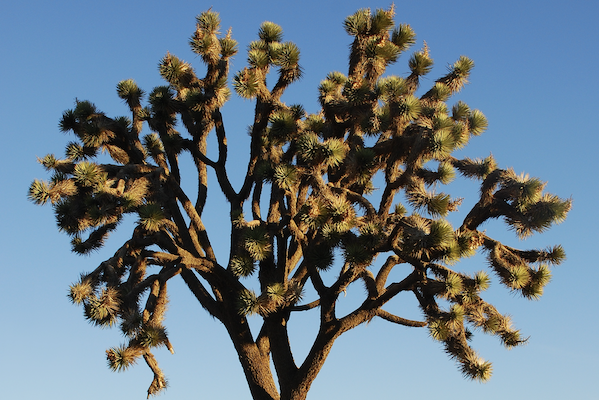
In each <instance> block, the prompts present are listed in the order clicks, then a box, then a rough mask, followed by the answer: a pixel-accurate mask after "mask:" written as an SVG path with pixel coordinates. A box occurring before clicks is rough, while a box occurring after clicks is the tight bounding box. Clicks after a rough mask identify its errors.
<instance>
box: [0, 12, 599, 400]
mask: <svg viewBox="0 0 599 400" xmlns="http://www.w3.org/2000/svg"><path fill="white" fill-rule="evenodd" d="M389 4H390V3H389V2H387V1H367V0H362V1H355V0H346V1H338V2H337V1H330V2H325V1H313V0H305V1H302V2H301V3H300V2H291V1H252V2H249V1H247V2H246V1H238V0H232V1H226V2H225V1H218V0H214V1H212V2H204V1H170V2H166V1H151V0H147V1H137V0H135V1H128V0H121V1H102V2H87V1H62V0H57V1H53V2H46V1H30V0H22V1H19V2H10V3H8V2H5V4H3V5H2V11H1V13H0V38H1V39H2V40H0V54H2V56H1V57H2V67H1V68H0V71H2V73H1V74H0V88H1V92H2V96H0V118H1V121H2V125H1V128H0V132H1V134H2V137H3V138H4V140H5V144H4V145H3V146H2V147H1V148H0V154H1V156H0V160H1V161H0V162H1V163H2V168H3V170H4V173H3V174H1V175H0V180H1V184H0V187H2V188H3V189H2V193H3V195H2V197H1V199H0V202H1V204H2V210H4V213H3V218H2V229H1V230H0V249H1V251H2V255H3V257H2V265H1V268H0V304H3V307H4V308H3V309H4V311H3V318H2V325H1V327H2V328H1V329H0V342H1V343H3V344H4V345H3V346H2V349H1V350H0V376H2V377H3V378H2V380H3V382H4V388H3V390H2V393H3V395H2V397H4V398H11V399H17V398H21V399H34V398H42V397H44V398H60V399H64V400H71V399H73V400H74V399H80V398H85V399H89V400H95V399H106V398H107V396H110V397H111V398H113V399H142V398H145V391H146V389H147V386H148V384H149V383H150V381H151V373H150V371H149V370H148V369H147V367H146V366H145V365H144V364H143V363H140V364H139V365H138V366H136V367H135V368H132V369H130V370H129V371H127V372H124V373H118V374H117V373H112V372H110V371H109V370H108V368H107V367H106V361H105V354H104V350H106V349H107V348H109V347H112V346H115V345H118V344H119V343H120V342H121V341H122V338H121V337H120V335H119V333H118V332H117V331H116V330H113V331H111V330H101V329H98V328H95V327H92V326H90V325H88V324H87V323H86V322H85V321H84V319H83V318H82V313H81V310H80V309H78V308H77V307H75V306H72V305H71V304H70V303H69V302H68V300H67V298H66V293H67V288H68V285H69V284H70V283H71V282H73V281H75V280H77V279H78V276H79V273H80V272H83V271H89V270H91V269H93V268H95V267H96V266H97V264H98V263H99V262H101V261H102V260H103V259H104V258H105V257H106V256H108V255H110V254H112V252H113V251H114V249H115V248H116V246H117V245H118V244H119V241H121V240H123V238H125V237H126V236H127V232H121V233H118V234H116V235H115V237H114V238H113V239H111V240H109V241H108V243H107V245H106V248H105V249H104V250H102V251H100V252H98V253H94V254H93V255H92V256H89V257H78V256H75V255H74V254H71V253H70V251H69V238H68V237H67V236H66V235H63V234H60V233H58V231H57V229H56V227H55V223H54V217H53V214H52V210H51V209H50V207H36V206H34V205H33V204H32V203H30V202H28V201H27V199H26V194H27V188H28V186H29V184H30V182H31V181H32V180H33V179H34V178H45V177H46V176H45V173H44V171H43V169H42V167H41V166H40V165H39V164H37V163H36V157H38V156H44V155H45V154H47V153H55V154H57V155H62V154H63V151H64V146H65V144H66V143H67V142H68V141H69V140H71V138H69V137H68V136H65V135H63V134H61V133H60V132H59V131H58V128H57V123H58V120H59V118H60V116H61V114H62V112H63V111H64V110H65V109H68V108H71V107H72V105H73V103H74V101H75V98H78V99H80V100H84V99H87V100H91V101H93V102H94V103H95V104H96V105H97V106H98V107H99V108H100V109H101V110H103V111H104V112H106V113H107V114H108V115H110V116H117V115H124V114H126V113H127V109H126V106H125V105H124V104H123V103H122V102H121V101H120V100H119V99H118V97H117V96H116V91H115V87H116V84H117V82H119V81H120V80H123V79H128V78H133V79H135V80H136V81H137V82H138V84H139V85H140V86H141V87H142V88H144V89H146V91H149V90H151V88H152V87H153V86H156V85H159V84H162V83H163V82H162V81H161V80H160V77H159V75H158V71H157V63H158V60H159V59H160V58H161V57H163V56H164V55H165V54H166V52H167V51H170V52H171V53H173V54H176V55H177V56H179V57H180V58H182V59H184V60H187V61H189V62H192V63H193V64H194V66H195V67H196V68H197V69H198V70H201V68H202V66H201V63H200V62H199V60H198V59H196V58H195V55H194V54H193V53H191V51H190V50H189V48H188V46H187V41H188V38H189V36H190V35H191V33H192V31H193V29H194V24H195V16H196V15H197V14H199V13H200V12H202V11H204V10H206V9H208V8H209V7H210V6H212V7H213V10H215V11H218V12H219V13H220V15H221V18H222V24H223V29H226V28H227V27H229V26H231V27H232V28H233V37H234V38H235V39H236V40H238V41H239V43H240V49H241V50H242V51H240V53H239V54H238V55H237V57H236V58H235V60H234V62H233V67H232V70H233V72H235V71H237V70H239V69H241V68H243V67H244V66H245V55H244V52H243V49H245V48H246V46H247V44H248V43H249V42H250V41H251V40H254V38H256V33H257V29H258V26H259V25H260V23H261V22H263V21H265V20H270V21H273V22H276V23H278V24H280V25H281V26H282V27H283V29H284V35H285V39H286V40H291V41H294V42H295V43H297V44H298V46H299V47H300V49H301V51H302V58H301V65H302V66H303V69H304V72H305V73H304V77H303V79H302V80H301V81H300V82H299V83H296V84H295V85H294V86H293V87H292V88H291V89H290V90H289V91H288V93H286V96H285V100H286V101H287V102H288V103H303V104H304V105H305V108H306V109H307V110H308V111H309V112H316V111H317V105H318V104H317V90H316V87H317V85H318V83H319V82H320V80H322V79H323V78H324V77H325V76H326V74H327V73H328V72H329V71H333V70H339V71H342V72H345V71H346V69H347V57H348V47H349V44H350V37H349V36H348V35H347V34H346V33H345V31H344V30H343V27H342V22H343V20H344V18H345V17H346V16H347V15H349V14H351V13H353V12H354V11H356V10H357V9H359V8H364V7H370V8H373V9H374V8H387V7H388V6H389ZM396 10H397V16H396V21H397V22H398V23H409V24H411V25H412V27H413V28H414V30H415V31H416V34H417V39H418V41H417V44H416V45H415V46H414V47H413V48H412V49H410V51H408V54H406V55H404V57H403V58H401V59H400V60H399V62H398V63H396V64H395V65H394V66H392V67H391V68H390V69H389V71H388V72H389V73H391V74H397V75H404V74H406V72H407V71H408V68H407V60H408V57H409V53H411V51H414V50H417V49H419V48H421V47H422V45H423V40H426V42H427V44H428V46H429V48H430V51H431V54H432V56H433V58H434V60H435V65H436V66H435V68H434V69H433V72H432V73H431V74H429V78H428V79H429V81H428V83H431V84H432V83H433V82H434V80H435V79H436V78H437V77H439V76H441V75H442V74H444V73H445V71H446V66H447V65H448V64H451V63H453V62H454V61H455V60H456V59H457V58H458V57H459V56H460V55H467V56H468V57H470V58H472V59H473V60H474V61H475V63H476V67H475V69H474V71H473V73H472V75H471V79H470V81H471V83H470V84H469V85H468V86H467V87H466V88H465V89H464V90H463V91H462V92H461V93H460V94H458V95H456V96H454V98H452V99H451V100H450V103H452V102H455V101H458V100H463V101H465V102H466V103H468V104H469V105H470V106H471V107H473V108H478V109H480V110H481V111H483V113H485V115H486V116H487V118H488V119H489V123H490V127H489V129H488V131H487V132H485V133H484V134H483V135H482V136H481V137H478V138H475V139H473V140H472V141H471V145H470V146H469V147H468V148H467V149H466V150H465V151H464V154H465V155H468V156H470V157H486V156H488V155H489V154H490V153H492V154H493V155H494V156H495V158H496V159H497V161H498V163H499V165H500V166H501V167H510V166H511V167H513V168H514V169H515V170H516V172H527V173H530V175H532V176H538V177H540V178H541V179H543V180H545V181H548V185H547V189H548V191H549V192H552V193H555V194H558V195H559V196H561V197H572V198H573V199H574V206H573V209H572V211H571V212H570V215H569V218H568V219H567V221H566V222H564V223H563V224H561V225H558V226H556V227H554V228H553V229H552V230H550V231H548V232H547V233H545V234H542V235H536V236H534V237H532V238H530V239H528V240H526V241H525V242H523V243H518V240H517V239H515V237H514V235H513V234H512V233H509V232H506V231H505V229H504V228H505V227H504V226H503V224H501V223H497V224H495V223H494V224H489V226H488V228H487V229H488V231H489V232H493V233H495V232H496V235H495V237H498V238H501V239H502V240H505V241H506V242H508V243H510V244H512V245H518V246H520V247H524V248H527V247H530V248H533V247H541V248H542V247H546V246H549V245H554V244H558V243H561V244H562V245H563V246H564V248H565V249H566V252H567V255H568V259H567V261H566V262H565V263H563V264H562V265H561V266H559V267H557V268H556V269H555V270H554V273H553V281H552V283H550V285H549V286H548V287H547V288H546V291H545V295H544V296H543V298H541V300H540V301H534V302H529V301H526V300H524V299H521V298H518V297H517V296H514V295H513V294H510V293H509V292H508V291H506V290H503V289H501V288H499V287H498V285H496V284H495V285H494V286H493V287H492V288H491V289H490V290H489V294H488V299H489V300H491V301H492V302H493V303H494V304H495V305H496V306H497V307H498V308H499V310H500V311H502V312H505V313H508V314H510V315H512V317H513V319H514V321H515V323H516V326H517V327H518V328H520V329H521V330H522V331H523V333H524V334H525V335H530V342H529V344H528V345H527V346H525V347H521V348H516V349H513V350H510V351H508V350H506V349H504V348H503V347H502V346H501V345H500V344H499V342H498V341H497V340H495V339H494V338H487V337H484V335H482V334H478V335H477V336H476V339H475V342H474V346H475V347H476V348H477V349H478V350H479V352H480V353H481V355H482V356H483V357H484V358H486V359H489V360H491V361H493V362H494V376H493V378H492V379H491V381H490V382H488V383H486V384H479V383H475V382H471V381H467V380H464V379H463V378H462V377H461V375H460V373H459V372H458V370H457V368H456V367H455V365H454V363H453V362H452V361H451V360H449V359H448V358H447V357H446V355H445V354H444V353H443V351H442V349H441V346H440V345H439V344H438V343H436V342H434V341H433V340H432V339H430V338H429V337H428V335H427V332H426V331H425V330H422V329H408V328H403V327H398V326H394V325H393V326H392V325H390V324H388V323H384V322H383V321H377V320H375V321H373V322H371V323H370V324H369V325H365V326H361V327H359V328H358V329H356V330H354V331H352V332H349V333H348V334H346V335H344V336H342V337H341V338H340V339H339V341H338V342H337V343H336V345H335V347H334V348H333V351H332V353H331V355H330V357H329V359H328V360H327V363H326V365H325V367H324V369H323V370H322V372H321V374H320V376H319V377H318V378H317V380H316V381H315V383H314V385H313V387H312V390H311V393H310V395H309V396H308V399H309V400H324V399H329V398H346V399H353V398H360V397H362V398H364V397H366V396H368V398H377V397H378V396H384V397H385V398H404V397H405V398H408V397H412V396H416V395H418V396H420V397H424V398H428V397H432V396H434V395H437V394H438V393H439V391H446V392H447V393H448V394H447V395H445V397H446V398H450V399H451V398H458V397H460V398H465V399H474V398H485V399H488V400H492V399H503V398H506V397H513V398H543V399H561V398H591V397H592V396H595V395H596V387H595V384H594V383H595V380H596V376H597V363H596V359H597V357H599V347H598V346H599V345H598V341H597V333H596V332H597V331H598V330H599V322H598V318H597V305H598V304H599V295H598V293H599V291H598V290H597V287H596V285H597V282H599V272H598V271H599V268H598V267H597V265H596V264H597V261H596V260H597V257H596V256H595V255H594V254H595V253H594V250H595V249H596V248H597V242H598V239H599V234H598V232H597V226H599V217H598V213H597V206H596V203H597V199H598V198H599V188H598V186H599V185H598V183H599V179H598V178H597V174H596V173H595V172H594V170H593V168H594V167H595V166H596V163H597V148H598V147H599V138H598V135H599V132H598V129H597V124H596V122H595V120H596V119H597V110H598V106H599V100H598V97H597V93H599V78H598V77H599V74H598V73H597V65H598V64H599V31H598V30H597V25H596V17H597V15H599V6H598V5H596V4H593V2H589V1H582V0H574V1H569V2H563V1H532V0H520V1H511V0H507V1H500V2H486V1H485V2H483V1H461V2H447V1H419V2H405V3H404V2H397V4H396ZM426 85H427V81H426V80H425V81H424V86H426ZM251 110H252V103H251V102H249V101H243V100H238V99H234V100H232V101H231V102H230V103H228V105H227V106H225V109H224V113H225V118H226V121H225V123H227V121H229V122H228V123H229V125H228V126H229V128H228V129H229V131H228V132H229V133H228V134H229V141H230V143H231V147H232V151H233V155H232V156H231V157H230V160H231V163H230V167H231V168H233V169H235V167H236V165H243V164H244V162H245V161H244V160H245V158H244V157H246V154H245V153H246V147H245V146H244V144H246V135H245V126H247V125H248V124H249V123H250V119H249V118H250V116H251ZM236 160H237V161H236ZM239 160H242V161H239ZM236 162H237V163H238V164H236ZM467 186H468V184H464V185H463V186H462V185H461V184H460V185H457V186H456V189H457V190H458V191H459V190H465V191H468V190H470V191H471V194H475V193H476V187H467ZM452 194H453V195H454V196H460V195H462V194H461V193H459V192H453V193H452ZM220 201H221V200H219V199H218V198H216V199H214V200H213V201H212V202H211V203H209V207H210V210H211V212H210V214H211V215H213V216H214V217H213V218H212V219H211V220H210V221H208V224H211V225H212V226H214V227H215V229H218V225H219V223H220V222H221V220H219V218H218V213H219V212H221V211H222V212H225V215H226V212H227V211H226V209H222V207H220V204H222V203H219V202H220ZM466 201H467V200H466ZM223 233H224V235H225V236H224V238H225V239H224V241H226V232H224V231H223ZM220 251H221V252H226V251H227V250H226V248H224V247H223V248H222V249H220ZM470 266H472V268H475V269H482V268H484V267H485V262H484V260H483V259H480V258H474V259H472V260H468V263H467V264H466V265H465V267H464V268H470ZM351 295H352V293H351V291H350V292H348V296H347V299H346V300H344V299H342V301H347V302H348V304H351V299H352V296H351ZM170 298H171V304H170V312H169V314H168V316H167V320H166V323H167V326H168V328H169V332H170V335H171V341H172V342H173V345H174V347H175V351H176V353H175V355H170V353H168V352H166V351H164V352H160V351H159V352H158V353H157V357H158V359H159V362H160V363H161V366H162V367H163V369H164V371H165V373H166V374H167V377H168V378H169V381H170V385H171V387H170V388H169V389H168V390H167V391H166V392H165V394H163V395H161V397H159V398H160V399H164V400H169V399H193V398H206V399H216V398H240V399H246V398H249V392H248V390H247V388H246V383H245V381H244V378H243V374H242V371H241V368H240V367H239V365H238V361H237V357H236V355H235V354H234V351H233V349H232V346H231V343H230V341H229V339H228V338H227V336H226V332H225V330H224V328H223V327H222V326H220V325H218V323H217V322H215V321H214V320H212V318H210V317H209V316H207V314H206V313H205V312H204V311H203V310H202V309H201V308H200V307H199V305H198V304H197V303H194V301H193V300H192V297H191V296H190V294H189V293H188V292H186V290H185V288H184V287H183V285H182V284H181V283H180V282H178V283H175V284H174V285H173V288H172V289H171V291H170ZM400 300H401V299H400ZM398 306H400V307H403V308H405V310H406V313H407V314H408V315H410V313H412V315H414V316H417V310H416V308H415V305H414V304H413V301H411V300H410V299H407V298H406V299H405V303H398ZM292 323H293V322H292ZM312 334H313V325H311V324H310V322H308V321H303V320H301V321H300V322H296V323H295V327H294V333H293V337H292V338H293V339H295V340H297V341H298V342H299V343H298V344H297V345H296V346H297V351H298V353H302V352H305V351H306V345H307V344H306V343H308V340H306V339H309V338H310V337H311V335H312Z"/></svg>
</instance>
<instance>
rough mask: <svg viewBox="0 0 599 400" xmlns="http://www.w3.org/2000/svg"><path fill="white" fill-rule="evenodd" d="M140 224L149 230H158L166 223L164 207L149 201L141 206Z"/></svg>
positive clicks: (139, 212)
mask: <svg viewBox="0 0 599 400" xmlns="http://www.w3.org/2000/svg"><path fill="white" fill-rule="evenodd" d="M138 214H139V221H138V223H139V225H140V226H141V227H143V228H144V229H145V230H147V231H148V232H158V231H159V230H160V228H162V226H163V225H164V224H165V216H164V212H163V211H162V207H161V206H160V205H159V204H157V203H149V204H146V205H144V206H142V207H140V208H139V211H138Z"/></svg>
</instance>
